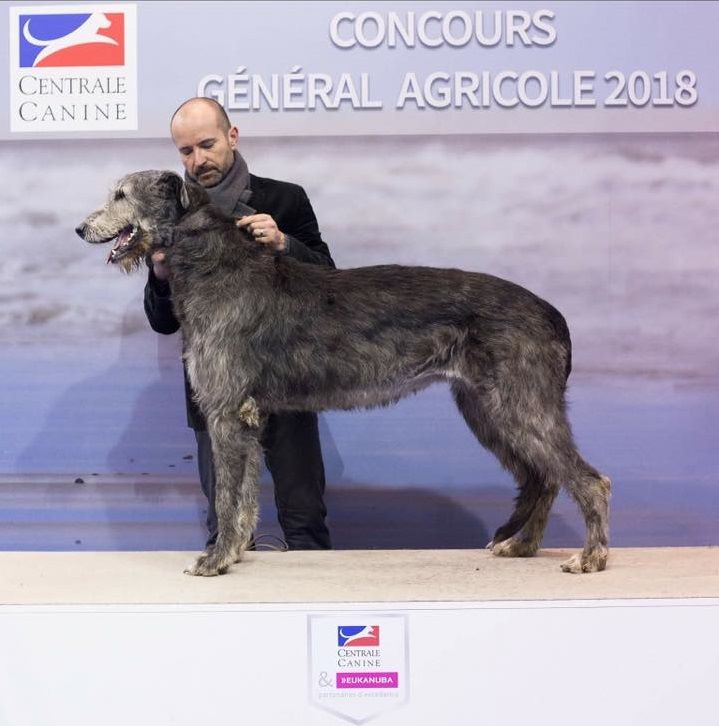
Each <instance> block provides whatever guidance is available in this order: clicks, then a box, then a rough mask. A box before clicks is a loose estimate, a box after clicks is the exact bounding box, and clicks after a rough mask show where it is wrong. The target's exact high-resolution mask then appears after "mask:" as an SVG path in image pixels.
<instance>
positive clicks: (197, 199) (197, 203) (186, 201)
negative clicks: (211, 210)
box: [180, 182, 209, 209]
mask: <svg viewBox="0 0 719 726" xmlns="http://www.w3.org/2000/svg"><path fill="white" fill-rule="evenodd" d="M208 200H209V197H208V196H207V192H206V191H205V190H204V189H203V188H202V187H201V186H200V185H199V184H192V183H190V184H188V183H187V182H183V184H182V189H181V190H180V204H181V205H182V208H183V209H197V208H198V207H201V206H202V205H203V204H207V202H208Z"/></svg>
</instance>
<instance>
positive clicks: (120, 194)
mask: <svg viewBox="0 0 719 726" xmlns="http://www.w3.org/2000/svg"><path fill="white" fill-rule="evenodd" d="M124 198H125V192H123V191H122V189H118V190H117V191H116V192H115V201H118V199H124Z"/></svg>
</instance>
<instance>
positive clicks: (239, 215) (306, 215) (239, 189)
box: [145, 98, 334, 550]
mask: <svg viewBox="0 0 719 726" xmlns="http://www.w3.org/2000/svg"><path fill="white" fill-rule="evenodd" d="M170 133H171V135H172V140H173V141H174V143H175V146H176V147H177V150H178V151H179V153H180V158H181V160H182V164H183V166H184V167H185V180H186V182H187V183H188V184H199V185H200V186H202V187H204V189H205V191H207V193H208V194H209V196H210V201H211V202H212V204H214V205H215V206H216V207H218V208H219V209H220V210H222V211H223V212H224V213H225V214H228V215H231V216H233V217H235V219H237V224H238V226H240V227H242V228H244V229H245V230H246V231H247V232H248V233H249V234H250V235H252V237H253V238H254V239H255V240H256V241H257V243H258V244H262V245H266V246H268V247H269V248H271V249H272V250H273V251H274V252H275V253H276V254H279V255H291V256H292V257H295V258H296V259H298V260H300V261H302V262H309V263H312V264H317V265H329V266H331V267H334V262H333V261H332V257H331V256H330V252H329V249H328V248H327V245H326V244H325V243H324V242H323V241H322V237H321V235H320V231H319V228H318V226H317V219H316V217H315V214H314V212H313V210H312V205H311V204H310V201H309V199H308V198H307V194H305V191H304V190H303V189H302V187H299V186H297V185H296V184H288V183H287V182H282V181H276V180H274V179H264V178H262V177H258V176H255V175H254V174H250V172H249V170H248V168H247V163H246V162H245V160H244V159H243V158H242V156H241V155H240V153H239V151H238V150H237V144H238V139H239V133H238V131H237V128H236V127H235V126H233V125H232V124H231V123H230V120H229V118H228V116H227V113H226V112H225V109H224V108H223V107H222V106H221V105H220V104H219V103H217V102H216V101H214V100H212V99H208V98H192V99H190V100H189V101H186V102H185V103H183V104H182V105H181V106H180V107H179V108H178V109H177V111H175V113H174V115H173V116H172V120H171V122H170ZM145 312H146V314H147V318H148V320H149V322H150V325H151V327H152V329H153V330H155V331H156V332H158V333H163V334H165V335H168V334H171V333H174V332H176V331H177V330H178V329H179V327H180V325H179V323H178V321H177V319H176V318H175V316H174V314H173V312H172V305H171V302H170V284H169V271H168V269H167V266H166V265H165V255H164V253H163V252H155V253H154V254H153V255H152V259H151V268H150V271H149V276H148V280H147V285H146V286H145ZM185 393H186V402H187V420H188V425H189V426H190V427H191V428H193V429H194V431H195V438H196V440H197V457H198V469H199V473H200V482H201V485H202V490H203V492H204V493H205V495H206V496H207V499H208V505H209V506H208V512H207V528H208V540H207V545H208V546H211V545H213V544H214V542H215V540H216V538H217V514H216V512H215V470H214V466H213V462H212V449H211V444H210V437H209V434H208V433H207V425H206V422H205V420H204V417H203V416H202V413H201V412H200V410H199V408H198V407H197V405H196V404H195V402H194V400H193V398H192V391H191V389H190V385H189V383H188V380H187V372H186V371H185ZM262 444H263V447H264V450H265V461H266V463H267V468H268V469H269V470H270V473H271V474H272V479H273V481H274V485H275V503H276V505H277V516H278V520H279V523H280V526H281V527H282V531H283V533H284V536H285V539H286V541H287V545H288V547H289V548H290V549H295V550H300V549H329V548H330V546H331V545H330V536H329V532H328V530H327V526H326V524H325V516H326V509H325V505H324V491H325V475H324V466H323V463H322V452H321V450H320V440H319V433H318V428H317V416H316V415H315V414H313V413H289V414H281V415H280V414H278V415H273V416H270V417H269V419H268V422H267V427H266V429H265V434H264V438H263V441H262Z"/></svg>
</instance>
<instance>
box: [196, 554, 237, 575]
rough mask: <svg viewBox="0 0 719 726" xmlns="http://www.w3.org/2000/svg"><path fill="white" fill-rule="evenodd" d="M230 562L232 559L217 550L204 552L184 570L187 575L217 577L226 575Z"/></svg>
mask: <svg viewBox="0 0 719 726" xmlns="http://www.w3.org/2000/svg"><path fill="white" fill-rule="evenodd" d="M230 564H232V559H230V560H229V561H228V559H227V558H226V557H221V556H220V555H218V554H217V553H216V552H204V553H203V554H201V555H200V556H199V557H198V558H197V559H196V560H195V562H194V564H192V565H191V566H190V567H188V568H187V569H185V571H184V572H185V574H186V575H194V576H197V577H215V576H216V575H224V573H225V572H227V568H228V567H229V566H230Z"/></svg>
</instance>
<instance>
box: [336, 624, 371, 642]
mask: <svg viewBox="0 0 719 726" xmlns="http://www.w3.org/2000/svg"><path fill="white" fill-rule="evenodd" d="M339 634H340V636H341V637H342V638H344V639H345V642H344V644H345V645H352V644H353V643H356V642H357V641H358V640H364V639H365V638H375V637H376V635H377V634H376V633H375V629H374V625H365V627H364V628H362V630H360V631H359V633H355V634H354V635H345V634H344V633H343V632H342V629H341V628H340V631H339Z"/></svg>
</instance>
